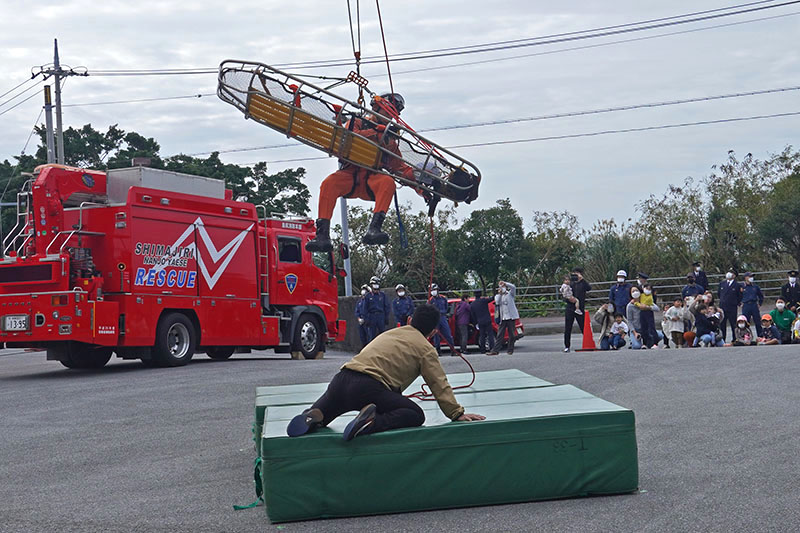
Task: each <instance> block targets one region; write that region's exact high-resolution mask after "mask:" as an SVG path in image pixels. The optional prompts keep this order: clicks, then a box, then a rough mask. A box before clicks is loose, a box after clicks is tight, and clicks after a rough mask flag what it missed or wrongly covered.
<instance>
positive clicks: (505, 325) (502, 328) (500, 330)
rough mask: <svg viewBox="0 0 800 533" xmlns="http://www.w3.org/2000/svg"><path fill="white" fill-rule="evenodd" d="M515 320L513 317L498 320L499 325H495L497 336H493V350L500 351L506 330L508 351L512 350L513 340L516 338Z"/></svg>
mask: <svg viewBox="0 0 800 533" xmlns="http://www.w3.org/2000/svg"><path fill="white" fill-rule="evenodd" d="M516 322H517V321H516V320H514V319H509V320H503V321H501V322H500V325H499V326H498V327H497V337H495V340H494V348H492V349H493V350H494V351H495V352H497V351H500V347H501V346H503V340H504V338H505V334H506V332H508V351H509V352H513V351H514V341H515V340H516V338H517V327H516Z"/></svg>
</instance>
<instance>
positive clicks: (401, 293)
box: [397, 291, 406, 298]
mask: <svg viewBox="0 0 800 533" xmlns="http://www.w3.org/2000/svg"><path fill="white" fill-rule="evenodd" d="M397 295H398V296H399V297H400V298H402V297H403V296H405V295H406V291H397Z"/></svg>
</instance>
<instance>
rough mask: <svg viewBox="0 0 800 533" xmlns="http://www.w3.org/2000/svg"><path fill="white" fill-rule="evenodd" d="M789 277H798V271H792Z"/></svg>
mask: <svg viewBox="0 0 800 533" xmlns="http://www.w3.org/2000/svg"><path fill="white" fill-rule="evenodd" d="M789 275H790V276H792V277H797V270H790V271H789Z"/></svg>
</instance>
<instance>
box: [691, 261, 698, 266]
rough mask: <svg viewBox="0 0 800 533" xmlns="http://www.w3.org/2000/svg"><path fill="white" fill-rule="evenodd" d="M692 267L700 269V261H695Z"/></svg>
mask: <svg viewBox="0 0 800 533" xmlns="http://www.w3.org/2000/svg"><path fill="white" fill-rule="evenodd" d="M692 266H696V267H699V266H700V261H695V262H694V263H692Z"/></svg>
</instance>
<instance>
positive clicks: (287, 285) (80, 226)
mask: <svg viewBox="0 0 800 533" xmlns="http://www.w3.org/2000/svg"><path fill="white" fill-rule="evenodd" d="M313 235H314V223H313V222H312V221H311V220H308V219H289V218H280V217H275V216H270V215H269V214H268V213H266V212H265V209H263V208H262V206H255V205H253V204H250V203H246V202H239V201H235V200H233V199H232V193H231V191H230V190H226V189H225V184H224V182H222V181H220V180H214V179H210V178H203V177H199V176H189V175H186V174H179V173H175V172H168V171H163V170H157V169H152V168H148V167H132V168H126V169H117V170H110V171H108V172H107V173H106V172H98V171H93V170H85V169H79V168H71V167H64V166H59V165H43V166H40V167H38V168H37V169H36V170H35V171H34V174H33V175H32V176H31V179H30V180H29V181H28V182H27V183H26V184H25V185H24V186H23V188H22V189H21V191H20V192H19V193H18V195H17V224H16V226H15V227H14V228H13V229H12V230H11V231H10V232H9V233H8V235H7V236H6V238H5V239H4V241H3V246H2V251H3V255H2V257H0V343H5V345H6V346H7V347H32V348H43V349H46V350H47V358H48V359H50V360H58V361H60V362H61V363H62V364H63V365H64V366H66V367H68V368H99V367H102V366H103V365H105V364H106V363H107V362H108V361H109V359H110V358H111V355H112V353H116V354H117V356H118V357H121V358H123V359H141V360H142V361H143V362H144V363H145V364H148V365H149V364H152V365H159V366H179V365H184V364H186V363H188V362H189V360H190V359H191V358H192V355H193V354H194V353H196V352H205V353H206V354H207V355H208V356H209V357H211V358H214V359H226V358H228V357H230V356H231V355H232V354H233V353H234V351H235V350H236V349H237V348H239V349H242V348H244V349H248V348H252V349H264V348H274V349H275V351H276V352H279V353H289V352H291V353H292V355H293V356H294V357H298V358H299V357H305V358H316V357H321V356H322V353H323V351H324V349H325V348H324V347H325V341H326V340H329V341H330V340H342V339H343V338H344V334H345V327H346V326H345V321H344V320H338V295H337V281H338V279H337V278H338V277H339V276H341V275H343V274H344V272H343V271H341V270H338V269H337V268H336V263H335V260H334V257H333V255H332V254H330V253H327V254H313V255H312V254H311V253H310V252H308V251H306V250H305V242H306V241H307V240H309V239H310V238H312V237H313Z"/></svg>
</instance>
